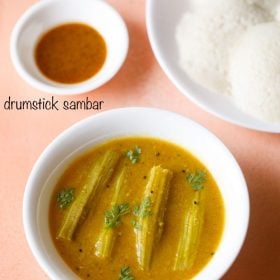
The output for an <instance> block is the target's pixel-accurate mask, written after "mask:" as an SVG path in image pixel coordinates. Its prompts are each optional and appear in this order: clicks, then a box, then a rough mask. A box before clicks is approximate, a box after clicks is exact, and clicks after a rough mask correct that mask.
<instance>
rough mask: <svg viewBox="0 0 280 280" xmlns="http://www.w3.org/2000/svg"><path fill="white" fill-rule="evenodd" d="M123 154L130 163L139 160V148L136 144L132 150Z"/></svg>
mask: <svg viewBox="0 0 280 280" xmlns="http://www.w3.org/2000/svg"><path fill="white" fill-rule="evenodd" d="M125 155H126V156H127V157H128V158H129V160H130V161H131V162H132V164H135V163H137V162H139V160H140V155H141V148H139V147H138V146H136V147H135V149H134V150H129V151H127V152H126V153H125Z"/></svg>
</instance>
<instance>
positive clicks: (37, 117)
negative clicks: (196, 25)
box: [0, 0, 280, 280]
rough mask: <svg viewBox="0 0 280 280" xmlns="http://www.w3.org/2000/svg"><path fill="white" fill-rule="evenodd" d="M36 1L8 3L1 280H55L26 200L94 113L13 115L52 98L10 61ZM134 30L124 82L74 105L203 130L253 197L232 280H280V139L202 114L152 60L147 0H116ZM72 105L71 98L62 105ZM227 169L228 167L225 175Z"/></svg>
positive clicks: (1, 0)
mask: <svg viewBox="0 0 280 280" xmlns="http://www.w3.org/2000/svg"><path fill="white" fill-rule="evenodd" d="M34 2H36V1H34V0H21V1H16V0H0V92H1V95H0V96H1V100H0V102H1V103H0V104H1V105H0V106H1V110H0V130H1V134H0V141H1V142H0V143H1V163H0V164H1V166H0V178H1V181H0V199H1V203H0V248H1V249H0V252H1V257H0V279H22V280H35V279H36V280H38V279H47V276H46V275H45V274H44V273H43V271H42V270H41V269H40V267H39V266H38V265H37V263H36V261H35V259H34V258H33V256H32V254H31V252H30V250H29V248H28V246H27V243H26V240H25V237H24V232H23V227H22V197H23V192H24V188H25V183H26V180H27V178H28V175H29V172H30V170H31V168H32V166H33V164H34V162H35V160H36V159H37V157H38V156H39V155H40V153H41V152H42V150H43V149H44V148H45V147H46V145H48V143H49V142H50V141H51V140H52V139H53V138H54V137H56V136H57V135H58V134H59V133H60V132H61V131H63V130H64V129H65V128H67V127H69V126H70V125H72V124H73V123H75V122H76V121H78V120H81V119H83V118H85V117H87V116H89V115H91V114H93V112H90V111H76V112H75V111H72V112H66V111H63V110H61V111H59V112H43V111H41V112H32V111H5V110H4V109H3V103H4V101H5V100H6V99H7V98H8V96H11V97H12V98H13V99H14V100H15V99H16V100H24V99H38V98H39V97H46V98H49V97H50V96H49V95H46V94H43V93H41V92H39V91H36V90H34V89H32V88H31V87H30V86H29V85H27V84H26V83H25V82H24V81H23V80H21V79H20V78H19V76H18V75H17V73H16V72H15V70H14V68H13V67H12V65H11V61H10V57H9V37H10V34H11V30H12V28H13V26H14V24H15V22H16V20H17V19H18V17H19V16H20V15H21V14H22V13H23V11H24V10H25V9H26V8H28V7H29V6H30V5H31V4H32V3H34ZM109 2H110V3H111V4H112V5H113V6H115V7H116V8H117V9H118V10H119V12H120V13H121V14H122V15H123V17H124V18H125V20H126V22H127V26H128V29H129V34H130V40H131V43H130V51H129V54H128V58H127V60H126V63H125V65H124V66H123V68H122V69H121V71H120V72H119V73H118V74H117V76H116V77H115V78H114V79H113V80H111V81H110V82H109V83H108V84H106V85H105V86H103V87H102V88H100V89H98V90H96V91H95V92H92V93H89V94H87V95H83V96H75V97H70V98H68V99H73V100H77V99H84V98H85V97H86V96H88V97H89V98H91V99H101V100H104V101H105V106H104V110H109V109H111V108H117V107H125V106H148V107H160V108H164V109H168V110H171V111H175V112H178V113H180V114H182V115H185V116H188V117H191V118H193V119H194V120H196V121H198V122H200V123H201V124H203V125H204V126H206V127H207V128H209V129H210V130H211V131H212V132H214V133H215V134H216V135H217V136H218V137H220V138H221V139H222V141H224V143H225V144H226V145H227V146H228V147H229V148H230V150H231V151H232V153H233V154H234V155H235V156H236V158H237V160H238V162H239V163H240V165H241V168H242V169H243V171H244V173H245V176H246V179H247V182H248V186H249V191H250V196H251V221H250V227H249V233H248V236H247V239H246V242H245V245H244V247H243V249H242V251H241V254H240V255H239V257H238V259H237V261H236V262H235V264H234V265H233V266H232V268H231V269H230V270H229V272H228V273H227V274H226V275H225V276H224V278H223V279H225V280H237V279H238V280H243V279H246V280H247V279H254V280H261V279H269V280H274V279H275V280H276V279H280V164H279V161H280V149H279V148H280V135H279V134H278V135H277V134H274V135H273V134H266V133H260V132H256V131H251V130H247V129H244V128H240V127H237V126H235V125H231V124H229V123H226V122H224V121H222V120H219V119H217V118H216V117H213V116H211V115H209V114H208V113H206V112H204V111H202V110H201V109H200V108H198V107H196V106H195V105H194V104H192V103H191V102H190V101H189V100H187V99H186V98H185V97H184V96H183V95H182V94H180V92H178V90H177V89H176V88H175V87H174V86H173V85H172V84H171V83H170V82H169V80H168V79H167V78H166V77H165V75H164V74H163V72H162V71H161V69H160V68H159V66H158V64H157V62H156V61H155V59H154V56H153V54H152V51H151V48H150V45H149V42H148V38H147V34H146V29H145V1H144V0H126V1H124V0H110V1H109ZM59 99H60V100H65V99H66V97H63V98H59ZM225 168H226V167H225Z"/></svg>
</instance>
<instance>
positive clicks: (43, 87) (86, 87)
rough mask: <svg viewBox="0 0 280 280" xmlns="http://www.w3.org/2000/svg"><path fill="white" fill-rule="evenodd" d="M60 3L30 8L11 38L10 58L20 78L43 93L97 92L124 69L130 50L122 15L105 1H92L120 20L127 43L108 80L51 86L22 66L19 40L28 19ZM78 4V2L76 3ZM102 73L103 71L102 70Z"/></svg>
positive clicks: (46, 2) (37, 5) (21, 18)
mask: <svg viewBox="0 0 280 280" xmlns="http://www.w3.org/2000/svg"><path fill="white" fill-rule="evenodd" d="M58 1H64V0H44V1H38V2H37V3H35V4H33V5H32V6H30V7H29V8H28V9H27V10H26V11H25V12H24V13H23V14H22V15H21V17H20V18H19V19H18V20H17V22H16V24H15V26H14V28H13V30H12V34H11V38H10V57H11V60H12V63H13V65H14V67H15V69H16V71H17V73H18V74H19V76H20V77H21V78H22V79H23V80H24V81H26V82H27V83H28V84H29V85H31V86H32V87H34V88H35V89H38V90H40V91H43V92H47V93H51V94H56V95H77V94H84V93H87V92H89V91H92V90H95V89H97V88H99V87H100V86H102V85H104V84H105V83H107V82H108V81H109V80H110V79H112V78H113V77H114V76H115V75H116V74H117V72H118V71H119V70H120V68H121V67H122V65H123V63H124V62H125V59H126V57H127V53H128V48H129V34H128V30H127V26H126V23H125V21H124V19H123V17H122V16H121V15H120V13H119V12H118V11H117V10H116V9H115V8H113V7H112V6H111V5H110V4H108V3H107V2H106V1H104V0H91V2H98V3H102V5H104V7H106V9H108V10H110V11H111V12H112V13H113V14H114V15H115V16H116V17H117V18H118V19H119V24H120V28H122V29H123V38H122V39H123V42H125V45H126V46H125V48H124V49H123V52H121V53H119V54H118V55H119V58H120V60H119V61H120V63H119V64H116V65H115V67H114V68H113V69H112V68H111V69H112V70H111V72H110V75H108V76H107V77H106V78H104V79H102V80H100V81H98V82H96V81H95V80H94V77H93V78H90V79H88V80H86V81H84V82H81V83H75V84H65V86H64V84H63V83H58V85H59V86H55V85H49V84H46V83H44V82H41V81H39V80H38V79H36V78H34V77H33V76H32V75H31V74H29V72H28V71H26V69H25V67H24V66H23V65H22V63H21V60H20V57H19V54H18V51H17V40H18V37H19V35H20V32H21V30H22V27H23V26H24V24H25V23H26V22H27V21H28V19H29V18H30V17H31V16H32V15H33V14H35V13H36V12H38V11H39V10H41V9H44V8H46V7H47V6H48V5H50V4H52V3H54V2H58ZM82 1H88V0H80V2H82ZM74 2H76V3H77V1H74ZM100 71H102V69H101V70H100ZM91 79H92V80H91Z"/></svg>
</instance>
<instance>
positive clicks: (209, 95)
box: [146, 0, 280, 133]
mask: <svg viewBox="0 0 280 280" xmlns="http://www.w3.org/2000/svg"><path fill="white" fill-rule="evenodd" d="M188 9H189V1H188V0H173V1H170V0H147V6H146V22H147V29H148V35H149V40H150V42H151V46H152V49H153V52H154V54H155V56H156V58H157V60H158V62H159V64H160V66H161V67H162V69H163V70H164V72H165V73H166V75H167V76H168V77H169V79H170V80H171V81H172V82H173V83H174V85H175V86H176V87H177V88H178V89H179V90H180V91H181V92H182V93H183V94H184V95H186V96H187V97H188V98H189V99H190V100H191V101H192V102H194V103H195V104H197V105H198V106H200V107H201V108H203V109H204V110H205V111H208V112H209V113H212V114H214V115H216V116H217V117H219V118H221V119H224V120H226V121H228V122H231V123H234V124H237V125H239V126H243V127H247V128H251V129H256V130H260V131H266V132H275V133H279V132H280V124H269V123H266V122H262V121H259V120H257V119H255V118H253V117H251V116H249V115H247V114H245V113H243V112H242V111H241V110H240V109H239V108H237V107H236V106H235V105H234V103H233V101H232V100H231V98H230V97H227V96H222V95H220V94H216V93H213V92H210V91H208V90H206V89H205V88H203V87H202V86H200V85H199V84H197V83H195V82H194V81H193V80H192V79H191V78H190V77H188V76H187V75H186V74H185V73H184V72H183V70H182V69H181V67H180V66H179V63H178V60H179V59H178V51H177V46H176V40H175V30H176V26H177V25H178V23H179V21H180V20H181V17H182V15H183V14H184V13H185V12H186V11H187V10H188Z"/></svg>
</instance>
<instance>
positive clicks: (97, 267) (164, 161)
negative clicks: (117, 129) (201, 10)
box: [49, 137, 224, 280]
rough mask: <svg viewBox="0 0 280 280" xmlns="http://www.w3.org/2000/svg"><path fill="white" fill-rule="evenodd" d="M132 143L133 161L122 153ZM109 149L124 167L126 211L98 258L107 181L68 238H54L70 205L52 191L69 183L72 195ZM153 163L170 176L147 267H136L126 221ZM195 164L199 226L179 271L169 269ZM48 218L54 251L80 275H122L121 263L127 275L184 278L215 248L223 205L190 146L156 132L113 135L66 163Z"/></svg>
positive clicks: (108, 279)
mask: <svg viewBox="0 0 280 280" xmlns="http://www.w3.org/2000/svg"><path fill="white" fill-rule="evenodd" d="M135 147H138V148H139V149H140V151H141V153H140V154H139V158H138V160H137V162H134V163H132V162H131V160H130V159H129V158H128V157H127V156H126V152H127V151H128V150H131V149H134V148H135ZM108 150H114V151H118V152H120V154H121V155H122V156H121V157H122V159H121V161H122V163H123V164H124V165H125V166H126V167H127V168H128V174H129V175H128V177H127V189H126V193H125V200H126V202H127V203H129V205H130V207H131V211H130V213H128V214H126V215H124V216H122V217H121V222H120V224H119V225H118V227H117V228H116V230H117V237H116V240H115V243H114V246H113V249H112V254H111V257H110V258H108V259H105V260H103V259H100V258H99V257H97V256H96V255H95V244H96V242H97V240H98V236H99V234H100V231H101V229H102V227H103V225H104V213H105V211H106V210H108V209H109V208H110V203H111V200H112V196H113V189H112V183H111V182H110V183H109V184H108V185H106V186H105V187H104V188H103V189H102V192H100V194H98V199H97V200H96V202H95V203H94V205H93V207H92V209H91V210H90V211H89V213H88V215H87V217H86V219H85V220H84V222H83V223H81V224H79V225H78V228H77V230H76V231H75V235H74V238H73V240H71V241H69V240H62V239H58V238H57V234H58V231H59V228H60V226H61V223H62V222H63V219H64V218H65V214H66V213H67V211H69V207H66V208H65V209H61V208H59V207H58V204H57V195H58V193H59V192H60V191H61V190H63V189H67V188H74V189H75V197H77V195H78V194H79V192H80V190H81V188H82V186H83V185H84V182H85V180H86V178H87V176H88V173H89V167H90V166H91V165H92V163H93V162H94V161H96V159H97V158H98V157H99V156H100V155H102V154H104V153H105V152H106V151H108ZM155 165H160V166H162V167H164V168H168V169H170V170H172V172H173V178H172V181H171V183H170V190H169V195H168V200H167V203H166V209H165V215H164V221H165V222H164V228H163V233H162V236H161V239H160V241H159V242H158V243H157V244H156V246H155V247H154V251H153V255H152V260H151V265H150V268H149V269H148V270H141V269H140V267H139V264H138V262H137V256H136V245H135V244H136V241H135V231H134V228H133V224H132V223H131V221H132V219H133V207H135V205H137V204H138V203H139V202H140V201H141V199H142V198H143V192H144V189H145V186H146V184H147V181H148V180H149V171H150V169H151V168H152V166H155ZM117 168H119V166H118V167H117ZM197 170H204V171H205V173H206V180H205V182H204V183H203V189H202V190H201V191H203V192H204V198H205V199H204V201H203V203H204V204H205V205H204V207H205V214H204V223H203V229H202V231H201V235H200V240H199V246H198V247H197V255H196V259H195V262H194V265H193V266H192V267H191V268H190V269H186V270H184V271H174V270H173V267H174V259H175V254H176V248H177V246H178V242H179V239H180V236H181V234H182V231H183V225H184V217H185V213H186V211H188V208H189V206H190V204H192V203H193V200H192V198H193V195H194V192H195V191H194V190H193V188H192V187H191V186H190V184H189V183H188V180H187V176H188V174H190V173H192V172H194V171H197ZM114 172H115V173H116V171H114ZM115 173H114V174H115ZM113 177H114V175H113ZM112 181H113V180H112ZM70 207H71V205H70ZM49 223H50V231H51V235H52V238H53V242H54V244H55V246H56V248H57V251H58V252H59V254H60V255H61V257H62V259H63V260H64V261H65V262H66V263H67V265H68V266H69V267H70V268H71V269H72V270H73V271H74V272H75V273H76V274H77V275H78V276H79V277H80V278H81V279H94V280H113V279H121V278H119V277H120V271H121V268H123V267H125V266H127V267H129V269H130V271H131V274H132V275H133V277H134V278H128V279H135V280H137V279H141V280H151V279H154V280H159V279H160V280H165V279H166V280H169V279H172V280H184V279H186V280H187V279H191V278H192V277H193V276H194V275H196V274H197V273H198V272H199V271H200V270H202V269H203V267H204V266H205V265H206V264H207V263H208V262H209V261H210V260H211V258H212V257H213V255H214V254H215V251H216V250H217V248H218V245H219V242H220V240H221V236H222V233H223V227H224V205H223V200H222V196H221V194H220V191H219V189H218V186H217V184H216V182H215V180H214V179H213V177H212V176H211V174H210V172H209V171H208V170H207V168H206V167H205V166H204V165H203V164H202V163H201V162H200V161H199V160H198V159H196V158H195V157H194V156H193V155H192V154H191V153H190V152H188V151H186V150H185V149H183V148H181V147H179V146H177V145H174V144H172V143H169V142H166V141H163V140H160V139H155V138H146V137H131V138H130V137H128V138H118V139H114V140H111V141H108V142H106V143H104V144H102V145H99V146H96V147H94V148H93V149H91V150H90V151H89V152H87V153H86V154H83V155H82V156H80V157H78V158H77V159H75V160H74V161H73V162H72V163H71V164H70V165H69V166H68V167H67V169H66V171H65V172H64V174H63V175H62V176H61V178H60V179H59V180H58V183H57V185H56V187H55V190H54V193H53V195H52V199H51V202H50V210H49Z"/></svg>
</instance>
